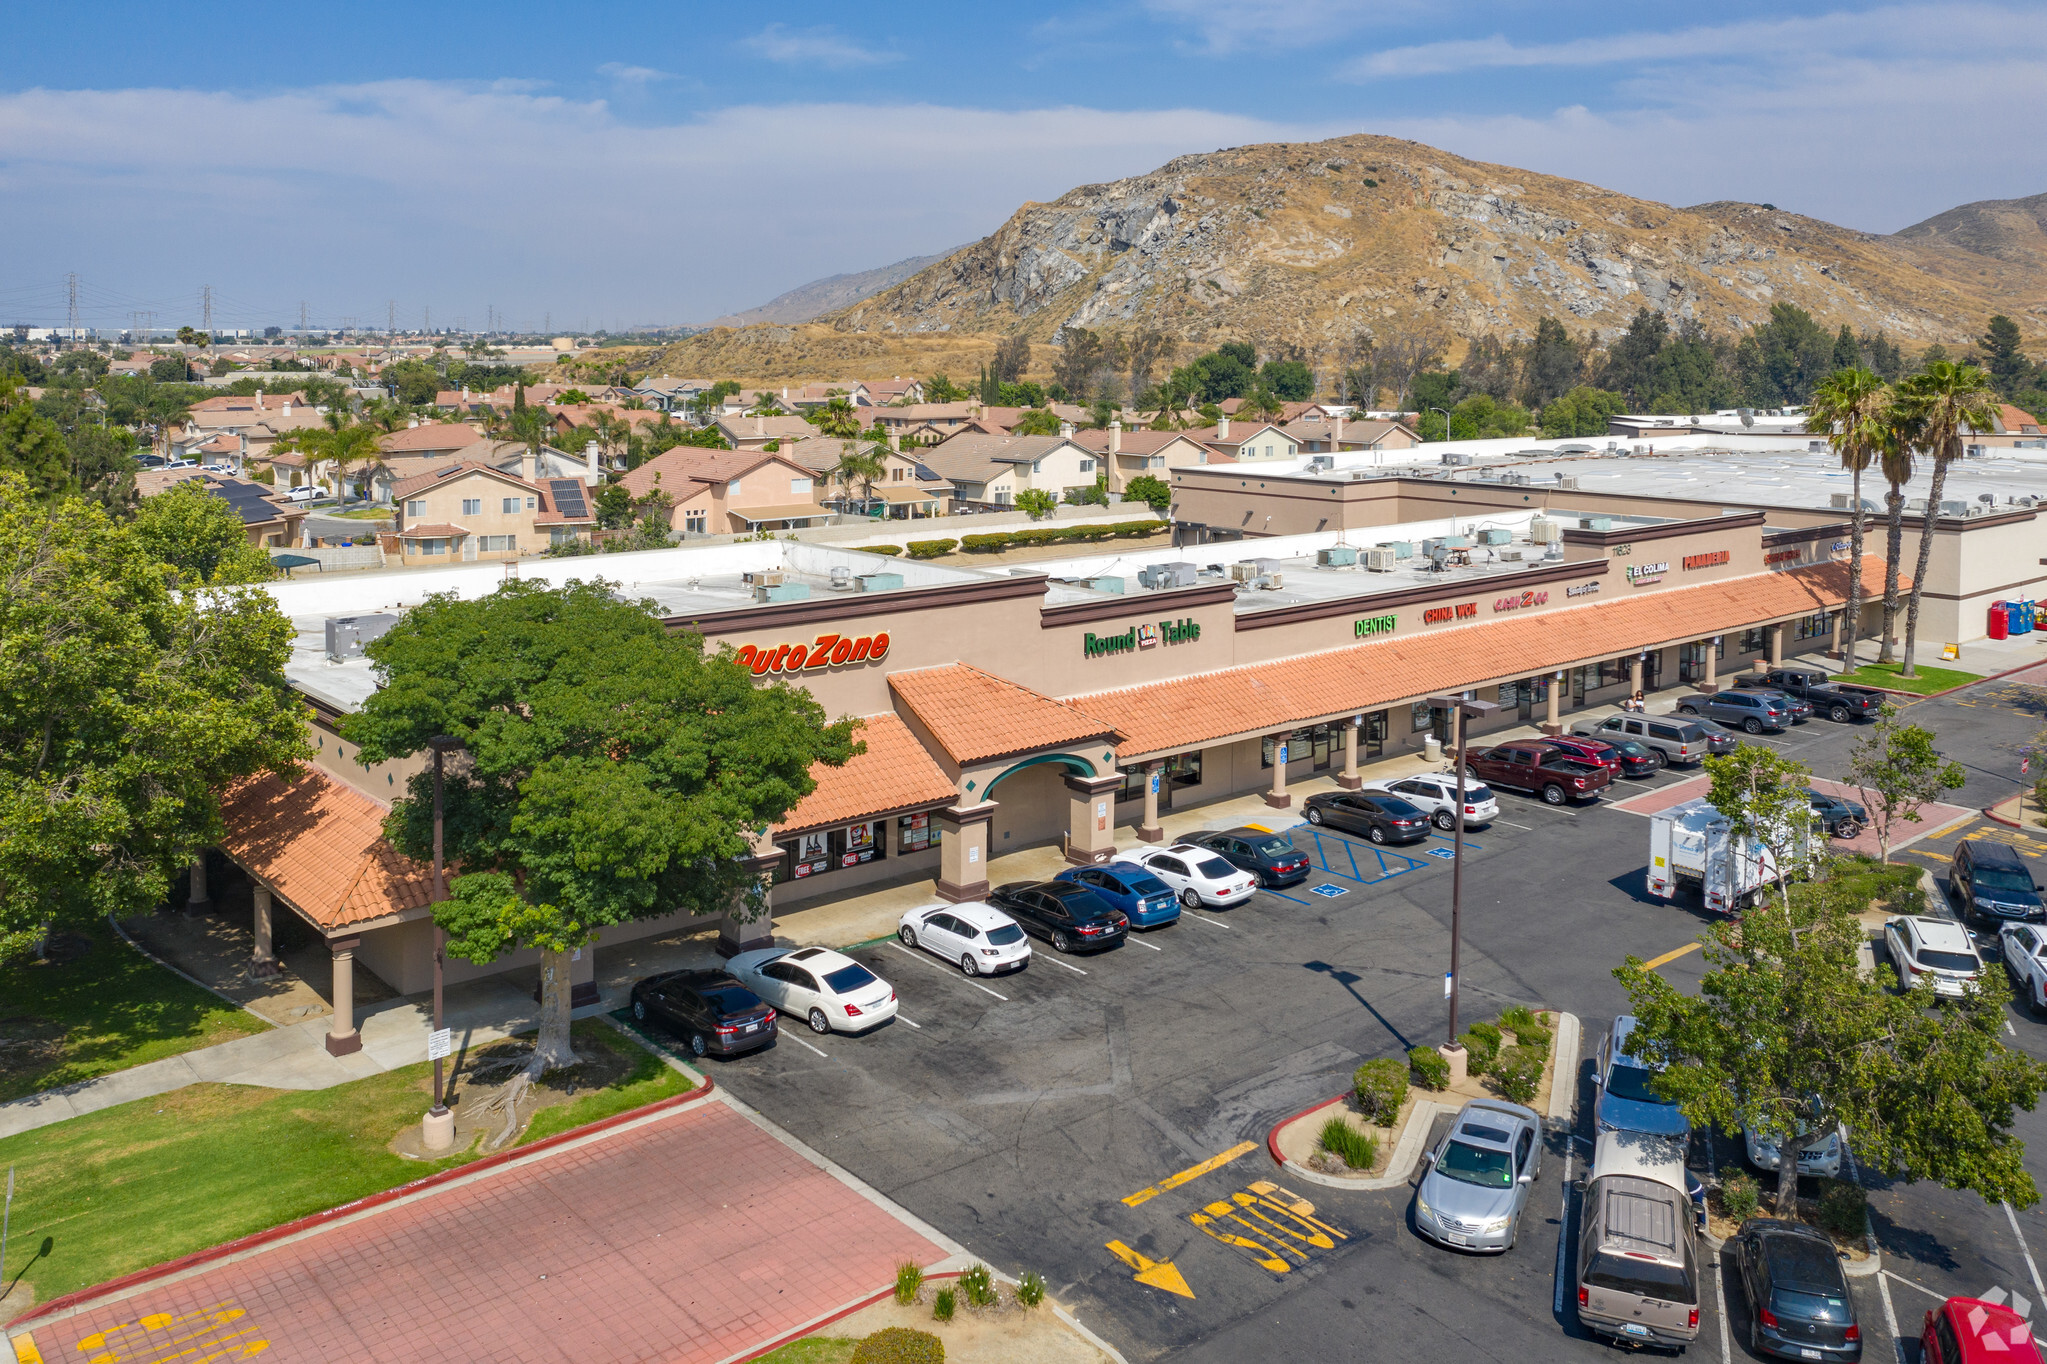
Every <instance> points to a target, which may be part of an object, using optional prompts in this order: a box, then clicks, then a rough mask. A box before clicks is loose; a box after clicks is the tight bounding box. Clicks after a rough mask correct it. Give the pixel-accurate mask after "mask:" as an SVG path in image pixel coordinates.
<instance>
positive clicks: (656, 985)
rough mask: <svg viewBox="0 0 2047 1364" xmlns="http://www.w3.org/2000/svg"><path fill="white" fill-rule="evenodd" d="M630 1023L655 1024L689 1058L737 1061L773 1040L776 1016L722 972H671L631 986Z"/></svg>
mask: <svg viewBox="0 0 2047 1364" xmlns="http://www.w3.org/2000/svg"><path fill="white" fill-rule="evenodd" d="M632 1008H633V1018H634V1019H635V1020H636V1021H638V1022H640V1023H658V1024H660V1025H661V1026H663V1027H665V1028H668V1029H670V1030H671V1031H673V1032H674V1033H676V1034H677V1035H678V1036H680V1037H681V1038H682V1039H683V1040H684V1041H685V1042H687V1043H688V1044H689V1049H690V1054H691V1055H693V1056H737V1055H739V1054H740V1053H741V1052H746V1051H752V1050H753V1049H754V1048H755V1047H764V1046H766V1045H767V1044H768V1043H770V1042H772V1041H774V1040H775V1034H776V1024H775V1016H776V1015H775V1011H774V1010H773V1009H772V1008H770V1007H768V1006H767V1005H766V1004H764V1003H762V1002H761V998H760V996H759V995H756V994H755V993H754V992H753V991H751V990H749V989H747V988H746V987H745V986H744V985H741V984H740V983H739V982H738V980H736V979H734V978H733V977H732V976H731V975H730V974H728V973H727V972H724V971H670V972H668V973H667V974H665V975H659V976H648V977H647V978H646V979H645V980H642V981H636V982H634V984H633V1003H632Z"/></svg>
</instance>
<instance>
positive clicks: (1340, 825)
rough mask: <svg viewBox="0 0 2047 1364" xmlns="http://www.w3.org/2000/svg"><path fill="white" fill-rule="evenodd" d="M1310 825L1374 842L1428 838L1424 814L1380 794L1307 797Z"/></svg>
mask: <svg viewBox="0 0 2047 1364" xmlns="http://www.w3.org/2000/svg"><path fill="white" fill-rule="evenodd" d="M1306 807H1307V808H1306V811H1305V813H1306V814H1307V817H1308V822H1309V823H1310V824H1326V825H1328V826H1329V827H1330V828H1332V829H1345V830H1348V831H1349V832H1351V833H1358V834H1363V835H1364V836H1365V837H1366V838H1369V839H1371V840H1372V841H1373V842H1374V843H1419V842H1421V841H1422V840H1423V839H1425V838H1427V837H1428V836H1429V816H1428V812H1427V811H1425V810H1423V809H1422V808H1421V807H1420V806H1418V805H1410V804H1409V803H1408V802H1406V801H1404V800H1402V799H1401V798H1400V797H1398V796H1389V795H1387V794H1385V793H1384V792H1383V791H1322V792H1318V793H1317V794H1315V795H1312V796H1310V797H1308V799H1307V801H1306Z"/></svg>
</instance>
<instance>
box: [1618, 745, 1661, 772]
mask: <svg viewBox="0 0 2047 1364" xmlns="http://www.w3.org/2000/svg"><path fill="white" fill-rule="evenodd" d="M1614 748H1615V749H1616V750H1617V751H1618V752H1619V753H1620V759H1621V775H1622V776H1623V777H1646V776H1648V775H1649V774H1650V773H1652V772H1655V771H1656V770H1657V769H1659V768H1661V767H1662V766H1663V761H1664V760H1663V755H1662V754H1661V753H1658V752H1657V751H1656V750H1655V749H1653V748H1650V747H1648V746H1647V745H1646V744H1641V743H1637V742H1636V741H1635V740H1633V739H1622V740H1619V741H1618V742H1616V743H1615V744H1614Z"/></svg>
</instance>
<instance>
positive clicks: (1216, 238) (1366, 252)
mask: <svg viewBox="0 0 2047 1364" xmlns="http://www.w3.org/2000/svg"><path fill="white" fill-rule="evenodd" d="M2043 199H2047V196H2042V197H2041V198H2036V199H2031V200H2016V201H2008V202H2004V203H1999V204H1977V205H1969V206H1967V207H1966V208H1962V209H1955V210H1952V211H1951V212H1950V213H1947V214H1942V215H1941V216H1940V217H1937V218H1933V219H1929V220H1928V221H1927V222H1926V223H1922V224H1920V225H1918V226H1917V227H1914V228H1910V229H1907V230H1906V231H1905V232H1903V233H1900V234H1897V235H1895V236H1878V235H1873V234H1870V233H1865V232H1858V231H1854V230H1851V229H1848V228H1842V227H1837V226H1835V225H1833V224H1831V223H1826V222H1821V221H1819V220H1817V219H1813V218H1807V217H1802V216H1800V215H1798V214H1795V213H1787V212H1782V211H1779V210H1777V209H1774V208H1770V207H1767V206H1763V205H1756V204H1736V203H1713V204H1701V205H1698V206H1696V207H1692V208H1673V207H1671V206H1670V205H1667V204H1659V203H1653V202H1650V201H1648V200H1644V199H1636V198H1633V197H1631V196H1629V195H1625V194H1618V193H1615V192H1613V191H1611V190H1605V189H1601V188H1599V187H1597V186H1595V185H1588V184H1583V183H1580V182H1578V181H1575V180H1562V179H1558V178H1556V177H1554V176H1548V175H1539V174H1536V173H1534V172H1530V171H1524V170H1517V169H1514V168H1513V167H1509V166H1495V165H1487V164H1484V163H1481V162H1476V161H1467V160H1465V159H1463V158H1462V157H1458V156H1453V155H1450V154H1449V153H1447V152H1442V151H1438V150H1436V149H1434V148H1431V147H1426V146H1423V145H1422V144H1420V143H1417V142H1407V141H1401V140H1398V139H1393V138H1385V137H1375V136H1366V135H1360V136H1355V137H1345V138H1338V139H1335V140H1333V141H1328V142H1316V143H1291V144H1286V143H1281V144H1273V145H1266V146H1253V147H1239V148H1235V149H1232V150H1228V151H1219V152H1213V153H1204V154H1201V155H1195V156H1183V157H1180V158H1179V159H1177V160H1175V161H1172V162H1170V163H1168V164H1167V165H1165V166H1162V167H1160V168H1159V169H1158V170H1156V171H1153V172H1152V173H1151V174H1149V175H1142V176H1138V177H1135V178H1133V179H1128V180H1119V181H1116V182H1115V183H1113V184H1106V185H1086V186H1082V187H1081V188H1078V189H1075V190H1072V191H1071V192H1069V193H1067V194H1065V195H1063V196H1061V197H1060V198H1059V199H1058V200H1056V201H1054V202H1053V203H1049V204H1026V205H1024V206H1023V207H1022V208H1020V209H1018V210H1017V211H1016V213H1015V214H1014V215H1013V216H1012V217H1011V218H1010V220H1009V221H1008V222H1007V223H1005V224H1003V226H1002V227H1001V229H1000V230H998V231H997V232H995V233H994V234H993V235H991V236H989V237H987V238H984V239H983V240H981V241H979V242H976V243H974V244H973V245H971V246H968V247H964V248H962V249H960V250H959V251H956V252H954V253H953V254H951V255H950V256H948V257H946V258H945V259H944V260H942V261H939V262H938V263H936V264H934V265H931V266H929V267H927V268H926V269H924V270H922V271H920V272H919V273H917V274H916V275H914V276H912V277H910V278H909V279H906V280H904V281H903V282H902V283H900V284H897V285H895V286H894V287H892V288H889V289H886V290H883V291H882V292H880V293H878V294H876V295H874V296H873V297H871V298H868V299H866V300H864V301H861V302H858V303H855V304H853V305H852V306H850V307H847V308H844V309H842V310H840V311H839V312H837V313H834V314H830V315H828V316H825V317H823V318H821V319H820V321H822V322H825V323H828V324H829V325H830V326H831V327H832V328H834V329H835V330H837V331H838V332H840V333H842V334H846V335H848V336H849V338H850V337H852V336H868V337H877V338H879V337H898V338H905V339H907V338H909V337H913V336H920V335H921V336H930V335H932V334H934V333H936V334H939V335H949V336H951V337H955V338H960V337H961V336H962V334H963V333H964V334H978V335H981V336H988V335H993V334H997V333H1004V332H1010V331H1015V330H1022V331H1024V332H1026V333H1027V334H1028V335H1030V336H1031V337H1033V338H1034V339H1036V340H1039V341H1047V340H1050V339H1051V338H1052V337H1053V336H1054V335H1056V334H1057V332H1058V331H1059V330H1060V329H1061V328H1062V327H1066V326H1079V327H1091V328H1109V329H1121V328H1125V327H1135V326H1144V327H1151V328H1157V329H1159V330H1162V331H1166V332H1168V333H1171V334H1173V335H1176V336H1179V337H1181V338H1183V339H1185V340H1188V341H1191V342H1198V343H1208V342H1212V341H1216V340H1226V339H1230V338H1233V337H1242V338H1245V339H1249V340H1252V341H1255V342H1257V343H1258V344H1259V345H1260V346H1261V347H1263V348H1275V347H1287V346H1296V347H1299V348H1300V349H1301V350H1302V351H1303V352H1304V353H1306V354H1308V355H1320V354H1324V353H1327V352H1328V351H1329V350H1330V349H1331V348H1332V347H1333V346H1336V345H1338V344H1340V343H1342V342H1344V341H1345V340H1347V339H1348V338H1350V337H1351V336H1353V335H1354V334H1356V333H1357V332H1359V331H1360V330H1367V329H1379V328H1383V327H1385V326H1388V325H1394V324H1397V323H1402V322H1405V323H1413V322H1417V321H1424V320H1433V321H1435V322H1437V323H1439V324H1440V325H1441V326H1442V327H1443V328H1445V329H1447V330H1448V331H1449V332H1452V333H1455V334H1457V335H1461V336H1475V335H1479V334H1482V333H1487V332H1493V333H1499V334H1502V335H1505V336H1510V337H1523V336H1527V335H1530V334H1532V333H1533V331H1534V328H1535V324H1536V322H1537V321H1538V320H1539V319H1540V318H1542V317H1545V316H1554V317H1558V318H1561V319H1562V320H1563V321H1564V322H1565V324H1566V325H1567V326H1569V327H1570V328H1571V329H1572V330H1573V331H1575V332H1585V331H1591V332H1596V333H1599V334H1602V335H1611V334H1612V333H1613V332H1615V331H1616V330H1618V329H1619V328H1621V327H1623V326H1625V324H1626V323H1627V321H1628V319H1629V318H1630V317H1631V316H1633V314H1634V312H1635V310H1636V309H1638V308H1641V307H1644V306H1647V307H1651V308H1657V309H1661V310H1663V311H1665V312H1666V313H1668V314H1670V315H1671V316H1672V317H1673V318H1682V317H1690V318H1697V319H1698V320H1700V321H1701V322H1704V323H1705V324H1707V325H1708V326H1710V327H1712V328H1714V329H1716V330H1727V329H1735V328H1740V327H1744V326H1747V325H1749V324H1751V323H1755V322H1758V321H1762V320H1765V319H1766V318H1767V317H1768V315H1769V309H1770V305H1771V304H1772V303H1776V302H1791V303H1796V304H1798V305H1799V306H1801V307H1803V308H1805V309H1806V310H1808V311H1809V312H1811V313H1812V314H1813V315H1814V316H1815V317H1817V318H1819V319H1820V320H1821V321H1822V322H1824V323H1826V324H1827V325H1828V326H1830V327H1831V326H1836V325H1839V324H1840V323H1843V322H1846V323H1850V324H1852V325H1854V326H1855V327H1857V328H1858V329H1868V330H1876V329H1879V328H1881V329H1882V330H1884V331H1886V332H1888V333H1889V334H1890V335H1891V337H1892V338H1893V339H1894V340H1897V341H1899V342H1901V343H1903V344H1904V345H1905V346H1906V347H1907V349H1913V348H1916V347H1917V346H1919V345H1924V344H1926V343H1930V342H1933V341H1944V342H1949V343H1954V342H1962V341H1967V340H1969V339H1970V338H1972V337H1974V336H1976V335H1978V334H1980V332H1981V330H1982V326H1983V320H1984V318H1985V317H1986V316H1987V315H1988V314H1990V313H1993V312H2006V313H2010V314H2011V315H2012V316H2013V317H2015V318H2017V319H2019V321H2020V325H2021V326H2022V327H2023V328H2024V329H2025V330H2026V331H2027V332H2028V333H2030V334H2033V335H2039V334H2041V333H2043V332H2047V250H2042V249H2041V248H2042V246H2043V245H2047V230H2043V228H2042V226H2041V213H2040V207H2041V204H2042V201H2043ZM1958 215H1960V216H1958ZM1951 220H1952V221H1951ZM741 335H743V334H741ZM693 339H701V338H693ZM733 339H736V337H735V338H733Z"/></svg>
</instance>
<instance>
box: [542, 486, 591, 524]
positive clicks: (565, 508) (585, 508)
mask: <svg viewBox="0 0 2047 1364" xmlns="http://www.w3.org/2000/svg"><path fill="white" fill-rule="evenodd" d="M547 488H548V492H549V494H550V495H551V496H552V497H553V498H554V509H555V510H556V511H558V512H560V513H561V514H562V515H563V516H588V515H589V514H590V508H589V504H588V503H586V502H584V500H583V485H582V483H580V482H579V481H577V480H576V479H573V478H551V479H549V480H548V481H547Z"/></svg>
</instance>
